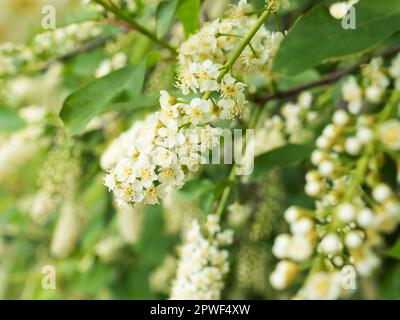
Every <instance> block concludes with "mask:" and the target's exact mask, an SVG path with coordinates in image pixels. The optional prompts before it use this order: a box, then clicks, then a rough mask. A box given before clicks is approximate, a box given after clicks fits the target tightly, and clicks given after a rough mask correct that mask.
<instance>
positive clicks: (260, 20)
mask: <svg viewBox="0 0 400 320" xmlns="http://www.w3.org/2000/svg"><path fill="white" fill-rule="evenodd" d="M271 13H272V8H271V6H268V7H267V9H266V10H265V11H264V12H263V14H262V15H261V16H260V17H259V18H258V20H257V22H256V23H255V24H254V25H253V26H252V27H251V29H250V30H249V32H248V33H247V34H246V36H245V37H244V38H243V39H242V40H241V41H240V43H239V45H238V46H237V47H236V49H235V51H234V52H233V53H232V56H231V58H230V59H229V60H228V61H227V63H226V64H225V65H224V67H223V69H222V71H221V72H220V74H219V76H218V79H217V80H218V81H221V79H222V78H223V77H224V75H225V74H226V73H227V72H228V71H229V70H230V69H231V68H232V66H233V64H234V63H235V62H236V60H237V59H238V58H239V56H240V54H241V53H242V52H243V50H244V49H245V48H246V47H247V45H248V44H249V43H250V41H251V39H253V37H254V35H255V34H256V33H257V31H258V29H260V28H261V26H262V25H263V24H264V22H265V20H266V19H267V18H268V17H269V15H270V14H271Z"/></svg>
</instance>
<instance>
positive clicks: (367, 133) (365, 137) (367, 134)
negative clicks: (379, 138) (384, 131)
mask: <svg viewBox="0 0 400 320" xmlns="http://www.w3.org/2000/svg"><path fill="white" fill-rule="evenodd" d="M356 137H357V139H358V140H359V141H360V142H361V143H363V144H368V143H370V142H371V141H372V140H373V138H374V133H373V131H372V130H371V129H370V128H367V127H359V128H358V129H357V133H356Z"/></svg>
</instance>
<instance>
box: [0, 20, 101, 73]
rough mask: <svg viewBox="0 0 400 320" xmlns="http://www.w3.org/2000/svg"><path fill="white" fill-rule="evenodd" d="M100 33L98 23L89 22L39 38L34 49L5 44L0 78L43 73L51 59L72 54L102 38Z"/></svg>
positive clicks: (1, 49) (0, 55) (0, 49)
mask: <svg viewBox="0 0 400 320" xmlns="http://www.w3.org/2000/svg"><path fill="white" fill-rule="evenodd" d="M100 31H101V30H100V29H99V28H98V26H97V24H96V23H95V22H92V21H86V22H82V23H76V24H71V25H68V26H66V27H63V28H57V29H55V30H50V31H46V32H43V33H40V34H37V35H36V36H35V37H34V38H33V40H32V43H31V44H30V46H22V45H15V44H12V43H3V44H1V45H0V67H1V68H0V75H1V76H8V75H16V74H17V73H18V71H19V70H28V71H29V70H37V69H40V68H42V67H44V66H45V65H46V63H47V62H48V61H50V60H51V59H54V58H58V57H60V56H62V55H65V54H67V53H70V52H71V51H73V50H75V49H76V48H77V47H78V46H80V45H81V44H82V43H84V42H86V41H87V40H89V39H91V38H93V37H96V36H98V35H99V34H100Z"/></svg>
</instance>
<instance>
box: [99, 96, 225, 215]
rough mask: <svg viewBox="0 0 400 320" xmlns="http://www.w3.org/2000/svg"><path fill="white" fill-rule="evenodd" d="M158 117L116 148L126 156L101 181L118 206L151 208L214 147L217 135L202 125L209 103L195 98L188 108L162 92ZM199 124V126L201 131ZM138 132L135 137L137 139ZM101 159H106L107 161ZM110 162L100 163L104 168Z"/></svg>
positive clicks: (140, 125) (215, 131) (149, 120)
mask: <svg viewBox="0 0 400 320" xmlns="http://www.w3.org/2000/svg"><path fill="white" fill-rule="evenodd" d="M160 104H161V111H159V112H157V113H155V114H153V115H151V116H149V117H148V118H146V119H145V120H144V121H143V122H141V123H140V124H139V125H138V126H134V127H133V128H132V131H131V132H130V133H128V135H127V136H128V138H132V140H131V141H130V144H129V146H128V147H126V145H125V143H124V139H125V137H126V136H125V135H124V136H122V138H120V139H119V141H120V142H116V145H117V147H115V146H112V148H116V149H119V147H118V145H121V147H122V148H120V149H119V150H123V151H125V153H124V156H123V157H121V158H119V159H118V161H117V162H116V164H115V166H114V167H112V168H111V170H110V171H109V174H108V175H107V176H106V177H105V179H104V183H105V185H106V186H107V187H108V188H109V189H110V190H113V192H114V195H115V197H116V202H117V204H118V205H120V206H124V207H127V206H130V205H133V204H136V203H141V202H144V203H147V204H156V203H159V199H160V198H163V197H164V196H165V191H166V189H167V188H168V187H173V188H179V187H181V186H182V185H183V184H184V181H185V179H186V178H187V176H188V174H189V173H190V172H195V171H197V170H198V168H199V165H200V164H201V163H202V161H204V160H205V159H204V158H205V155H206V153H207V152H208V151H209V150H210V149H212V148H213V147H215V146H218V144H219V137H220V135H221V130H220V129H218V128H213V127H211V126H209V125H205V124H204V122H205V121H208V116H209V112H210V108H211V102H210V101H209V100H202V99H200V98H194V99H192V101H191V102H190V104H186V103H183V102H179V101H177V100H176V99H175V98H174V97H171V96H170V95H169V94H168V93H167V92H166V91H161V97H160ZM200 124H202V125H200ZM139 131H140V134H139ZM105 159H110V157H106V158H105ZM103 160H104V158H103ZM111 162H113V161H110V160H107V161H105V160H104V161H103V164H104V166H106V164H108V163H111Z"/></svg>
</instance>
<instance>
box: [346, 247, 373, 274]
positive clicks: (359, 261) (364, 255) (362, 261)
mask: <svg viewBox="0 0 400 320" xmlns="http://www.w3.org/2000/svg"><path fill="white" fill-rule="evenodd" d="M351 254H352V257H353V259H354V266H355V267H356V269H357V271H358V272H359V274H360V275H361V276H363V277H368V276H370V275H371V274H372V272H373V271H374V270H375V269H376V268H377V267H378V266H379V265H380V260H379V258H378V256H377V255H376V254H375V253H373V252H372V250H371V249H370V248H368V247H366V246H363V247H361V248H359V249H357V250H354V251H352V252H351Z"/></svg>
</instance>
